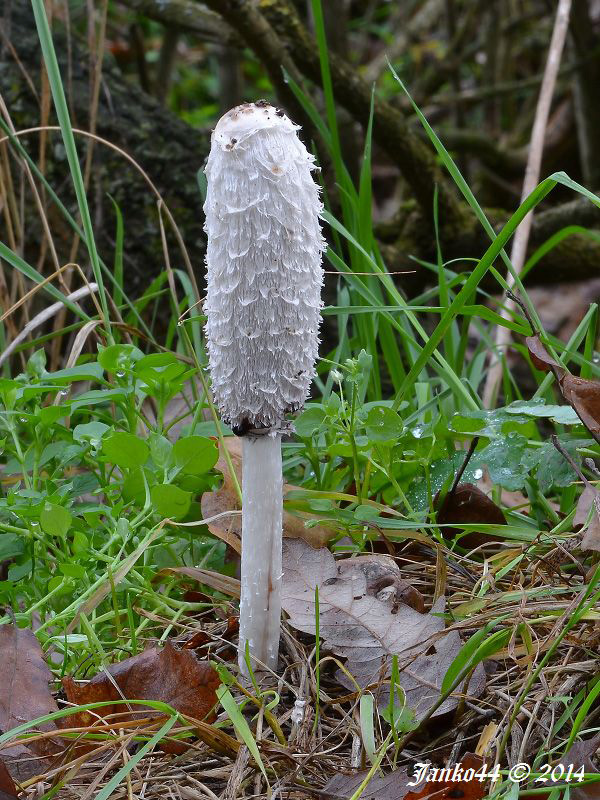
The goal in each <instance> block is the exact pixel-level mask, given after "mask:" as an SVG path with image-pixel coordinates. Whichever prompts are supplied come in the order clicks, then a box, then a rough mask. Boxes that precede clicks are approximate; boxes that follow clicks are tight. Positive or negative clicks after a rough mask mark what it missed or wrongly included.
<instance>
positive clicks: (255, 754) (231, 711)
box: [217, 684, 269, 786]
mask: <svg viewBox="0 0 600 800" xmlns="http://www.w3.org/2000/svg"><path fill="white" fill-rule="evenodd" d="M217 697H218V698H219V702H220V703H221V705H222V706H223V708H224V709H225V711H226V712H227V714H228V715H229V719H230V720H231V722H232V724H233V727H234V728H235V729H236V731H237V733H239V735H240V736H241V738H242V740H243V742H244V744H245V745H246V747H247V748H248V750H249V751H250V753H251V755H252V758H253V759H254V760H255V761H256V763H257V764H258V767H259V769H260V771H261V772H262V774H263V775H264V777H265V780H266V781H267V786H268V785H269V779H268V778H267V772H266V770H265V765H264V764H263V761H262V758H261V757H260V752H259V750H258V746H257V744H256V741H255V739H254V736H253V735H252V731H251V730H250V727H249V725H248V723H247V722H246V720H245V719H244V717H243V716H242V712H241V711H240V709H239V708H238V705H237V703H236V702H235V700H234V699H233V695H232V694H231V692H230V691H229V689H228V688H227V686H225V685H224V684H222V685H221V686H219V688H218V689H217Z"/></svg>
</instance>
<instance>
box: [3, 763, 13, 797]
mask: <svg viewBox="0 0 600 800" xmlns="http://www.w3.org/2000/svg"><path fill="white" fill-rule="evenodd" d="M13 797H17V787H16V786H15V782H14V781H13V779H12V778H11V776H10V772H9V771H8V770H7V769H6V764H4V762H3V761H0V800H7V798H13Z"/></svg>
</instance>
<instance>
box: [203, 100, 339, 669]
mask: <svg viewBox="0 0 600 800" xmlns="http://www.w3.org/2000/svg"><path fill="white" fill-rule="evenodd" d="M314 168H315V164H314V158H313V157H312V155H311V154H310V153H309V152H308V150H307V149H306V147H305V145H304V144H303V143H302V141H301V140H300V138H299V137H298V126H297V125H294V123H293V122H292V121H291V120H289V119H288V118H287V117H286V116H285V114H284V113H283V112H282V111H280V110H279V109H277V108H273V106H271V105H269V104H268V103H266V102H265V101H259V102H258V103H245V104H244V105H241V106H238V107H236V108H233V109H231V111H228V112H227V113H226V114H224V115H223V117H221V119H220V120H219V122H218V123H217V126H216V128H215V130H214V131H213V135H212V143H211V148H210V155H209V157H208V161H207V164H206V170H205V171H206V178H207V192H206V202H205V204H204V211H205V214H206V219H205V230H206V234H207V239H208V244H207V249H206V266H207V292H206V301H205V303H204V311H205V313H206V339H207V351H208V360H209V367H210V374H211V386H212V392H213V397H214V399H215V402H216V404H217V406H218V408H219V411H220V412H221V415H222V417H223V420H224V421H225V422H227V423H228V424H229V425H231V427H232V428H233V431H234V432H235V433H237V434H239V435H240V436H242V437H243V459H242V460H243V469H242V584H241V589H242V592H241V594H242V597H241V607H240V649H239V663H240V667H241V670H242V673H244V674H246V675H248V669H247V666H246V647H248V650H249V654H250V658H251V668H252V671H260V670H261V669H265V668H270V669H272V670H276V669H277V655H278V652H277V651H278V647H279V645H278V643H279V633H280V631H279V625H280V611H281V601H280V591H281V589H280V581H281V577H282V576H281V573H282V569H281V546H282V544H281V536H282V529H281V520H282V515H283V511H282V493H283V487H282V483H283V478H282V472H281V430H282V429H283V428H284V427H285V425H286V417H287V415H288V414H289V413H293V412H296V411H299V410H300V409H301V408H302V406H303V405H304V401H305V400H306V398H307V396H308V393H309V389H310V385H311V381H312V379H313V377H314V375H315V361H316V358H317V355H318V350H319V324H320V321H321V316H320V310H321V285H322V283H323V270H322V268H321V260H322V254H323V250H324V247H325V241H324V239H323V235H322V233H321V226H320V223H319V214H320V213H321V211H322V204H321V201H320V199H319V188H318V186H317V184H316V183H315V180H314V178H313V175H312V171H313V170H314Z"/></svg>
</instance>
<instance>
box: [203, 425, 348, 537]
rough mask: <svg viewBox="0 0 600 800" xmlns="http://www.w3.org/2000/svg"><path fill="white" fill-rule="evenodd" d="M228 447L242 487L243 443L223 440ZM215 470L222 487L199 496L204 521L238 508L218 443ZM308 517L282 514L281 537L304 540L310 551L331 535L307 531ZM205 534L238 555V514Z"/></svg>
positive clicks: (322, 530)
mask: <svg viewBox="0 0 600 800" xmlns="http://www.w3.org/2000/svg"><path fill="white" fill-rule="evenodd" d="M223 442H224V444H225V446H226V447H227V452H228V453H229V456H230V458H231V461H232V464H233V468H234V471H235V474H236V475H237V479H238V482H239V484H240V486H241V483H242V442H241V439H240V438H239V436H226V437H225V438H224V440H223ZM215 469H218V470H220V471H221V472H222V473H223V486H222V487H221V488H220V489H218V490H217V491H216V492H205V493H204V494H203V495H202V500H201V508H202V516H203V517H204V518H205V519H208V518H209V517H212V516H215V515H216V514H221V513H222V512H224V511H239V510H240V508H241V506H240V503H239V500H238V496H237V492H236V490H235V488H234V485H233V480H232V478H231V474H230V472H229V467H228V465H227V461H226V460H225V457H224V455H223V452H222V449H221V444H220V443H219V459H218V461H217V463H216V465H215ZM297 489H298V487H297V486H292V485H291V484H288V483H286V484H284V486H283V496H284V502H285V495H286V494H287V493H288V492H291V491H294V490H297ZM311 518H312V517H311V515H308V514H307V515H306V516H304V517H303V516H297V515H296V514H290V512H289V511H285V510H284V512H283V535H284V536H288V537H291V538H293V539H304V540H305V541H306V542H308V543H309V544H311V545H312V546H313V547H324V546H325V545H326V544H327V542H328V541H329V540H330V539H331V537H332V536H333V531H331V530H329V529H327V528H324V527H322V526H321V525H315V526H314V527H313V528H306V527H305V525H304V521H305V519H311ZM208 530H209V531H210V532H211V533H212V535H213V536H216V537H217V538H218V539H221V540H222V541H224V542H226V543H227V544H228V545H229V546H230V547H232V548H233V549H234V550H235V551H236V552H237V553H241V546H240V542H241V538H242V518H241V516H240V515H239V514H237V515H235V516H231V517H224V518H223V519H220V520H217V521H216V522H212V523H210V524H209V525H208Z"/></svg>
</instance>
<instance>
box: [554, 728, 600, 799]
mask: <svg viewBox="0 0 600 800" xmlns="http://www.w3.org/2000/svg"><path fill="white" fill-rule="evenodd" d="M599 747H600V734H596V735H595V736H592V738H591V739H586V740H585V741H583V742H575V744H573V745H572V747H571V748H570V749H569V750H568V751H567V752H566V753H565V754H564V756H563V757H562V758H561V759H560V761H559V762H558V764H556V766H558V765H559V764H562V766H563V767H564V768H565V771H566V770H568V768H569V765H570V764H574V765H575V770H578V769H580V768H581V767H584V768H585V771H586V773H588V772H592V773H593V772H598V771H599V766H598V765H596V764H595V763H594V758H595V756H596V751H597V750H598V748H599ZM549 797H550V792H548V794H541V795H539V800H547V798H549ZM569 797H570V798H571V800H600V783H587V784H584V785H583V786H581V785H579V784H578V783H575V782H573V783H570V784H569Z"/></svg>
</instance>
